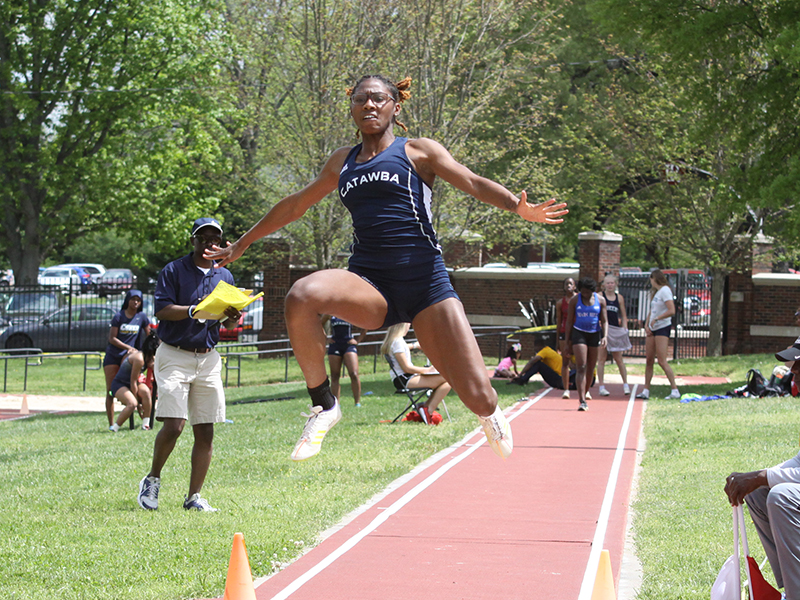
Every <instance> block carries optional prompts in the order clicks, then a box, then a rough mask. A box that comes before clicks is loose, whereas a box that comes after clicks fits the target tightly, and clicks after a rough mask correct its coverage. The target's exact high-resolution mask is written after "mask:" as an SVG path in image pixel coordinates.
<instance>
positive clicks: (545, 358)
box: [508, 340, 594, 390]
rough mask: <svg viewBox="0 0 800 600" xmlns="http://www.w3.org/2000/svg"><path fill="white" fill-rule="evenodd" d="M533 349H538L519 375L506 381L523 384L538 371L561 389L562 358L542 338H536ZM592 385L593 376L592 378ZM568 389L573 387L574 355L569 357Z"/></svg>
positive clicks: (549, 383)
mask: <svg viewBox="0 0 800 600" xmlns="http://www.w3.org/2000/svg"><path fill="white" fill-rule="evenodd" d="M534 349H535V350H536V349H538V351H537V352H536V354H534V356H533V358H531V359H530V360H529V361H528V362H527V363H526V364H525V366H524V367H523V368H522V372H521V373H520V375H519V376H518V377H514V378H513V379H512V380H511V381H509V382H508V383H516V384H518V385H525V384H526V383H528V380H529V379H530V378H531V377H533V376H534V375H536V374H537V373H538V374H539V375H541V376H542V379H544V382H545V383H546V384H547V385H549V386H550V387H551V388H554V389H557V390H563V389H564V384H563V383H562V380H561V364H562V360H563V359H562V357H561V354H559V353H558V352H556V351H555V350H553V349H552V348H551V347H550V346H547V345H545V343H544V342H543V341H542V340H536V345H535V346H534ZM592 385H594V377H593V378H592ZM569 389H571V390H574V389H575V357H572V358H571V359H570V369H569Z"/></svg>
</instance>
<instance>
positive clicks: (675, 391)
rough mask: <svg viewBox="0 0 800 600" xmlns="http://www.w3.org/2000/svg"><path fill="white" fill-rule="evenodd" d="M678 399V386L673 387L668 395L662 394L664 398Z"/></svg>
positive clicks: (679, 397) (679, 395)
mask: <svg viewBox="0 0 800 600" xmlns="http://www.w3.org/2000/svg"><path fill="white" fill-rule="evenodd" d="M680 399H681V393H680V392H679V391H678V388H675V389H673V390H672V391H671V392H670V393H669V396H664V400H680Z"/></svg>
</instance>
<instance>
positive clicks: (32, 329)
mask: <svg viewBox="0 0 800 600" xmlns="http://www.w3.org/2000/svg"><path fill="white" fill-rule="evenodd" d="M237 284H238V285H239V286H240V287H246V288H248V289H257V288H260V287H261V284H260V283H259V282H244V283H242V282H237ZM118 287H119V289H114V290H109V289H103V290H98V289H89V290H88V291H87V290H86V289H84V288H82V287H81V286H79V285H76V284H71V283H66V282H65V284H64V285H59V286H43V285H26V286H21V285H20V286H10V287H2V288H0V350H19V351H20V352H22V350H23V349H25V348H28V349H30V348H36V349H38V350H41V351H43V352H82V351H98V352H99V351H103V350H105V348H106V345H107V344H108V332H109V329H110V326H111V319H112V318H113V317H114V315H115V314H116V313H117V311H119V310H120V309H121V308H122V302H123V299H124V297H125V293H126V292H127V291H128V289H131V288H136V289H138V290H140V291H141V292H142V296H143V300H144V307H143V310H144V312H145V314H147V316H148V317H149V318H150V320H151V322H154V323H155V322H157V320H156V319H155V301H154V297H153V294H154V291H155V284H154V283H153V282H150V281H147V282H138V283H137V282H136V281H132V282H131V281H127V282H126V284H125V285H119V286H118ZM250 309H251V311H252V312H251V315H250V318H249V323H250V327H249V328H248V329H247V330H246V331H245V330H243V329H242V327H239V328H237V329H236V330H235V331H233V332H228V331H225V332H222V333H223V339H224V340H225V341H233V342H235V341H243V340H244V339H247V338H248V336H246V335H244V334H245V333H248V334H251V335H250V336H249V338H250V339H252V340H254V339H255V334H256V333H257V332H258V330H259V329H260V328H261V321H262V319H261V304H260V303H258V304H255V305H253V306H252V307H250ZM253 313H257V314H256V315H255V316H256V319H255V322H254V319H253V316H254V314H253ZM240 325H241V324H240ZM253 325H255V327H253Z"/></svg>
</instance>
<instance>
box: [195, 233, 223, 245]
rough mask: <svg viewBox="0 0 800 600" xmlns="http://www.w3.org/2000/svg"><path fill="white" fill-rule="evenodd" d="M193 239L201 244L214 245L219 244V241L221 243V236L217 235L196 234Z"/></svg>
mask: <svg viewBox="0 0 800 600" xmlns="http://www.w3.org/2000/svg"><path fill="white" fill-rule="evenodd" d="M194 239H196V240H197V241H198V242H200V243H201V244H213V245H215V246H219V245H220V243H222V238H220V237H219V236H214V237H206V236H204V235H196V236H194Z"/></svg>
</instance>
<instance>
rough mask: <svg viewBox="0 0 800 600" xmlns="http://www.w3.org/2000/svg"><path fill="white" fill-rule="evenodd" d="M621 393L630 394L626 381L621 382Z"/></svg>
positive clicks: (629, 387)
mask: <svg viewBox="0 0 800 600" xmlns="http://www.w3.org/2000/svg"><path fill="white" fill-rule="evenodd" d="M622 393H623V394H625V395H626V396H627V395H628V394H630V393H631V386H629V385H628V384H627V383H623V384H622Z"/></svg>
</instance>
